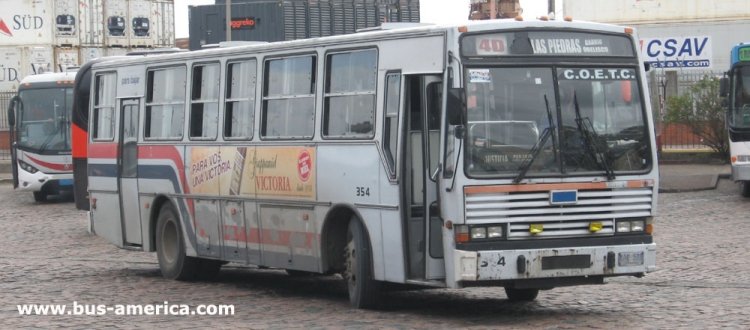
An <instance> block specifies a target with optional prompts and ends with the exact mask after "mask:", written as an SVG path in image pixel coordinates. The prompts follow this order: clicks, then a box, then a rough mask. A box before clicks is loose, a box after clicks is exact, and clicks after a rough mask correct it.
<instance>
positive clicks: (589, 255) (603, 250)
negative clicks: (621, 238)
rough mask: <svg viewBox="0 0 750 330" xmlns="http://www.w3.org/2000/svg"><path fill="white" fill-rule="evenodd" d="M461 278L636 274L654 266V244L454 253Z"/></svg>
mask: <svg viewBox="0 0 750 330" xmlns="http://www.w3.org/2000/svg"><path fill="white" fill-rule="evenodd" d="M454 258H455V260H454V262H455V266H456V267H455V268H454V269H455V274H454V275H455V279H456V280H457V281H463V282H476V281H505V280H523V279H544V278H563V277H586V276H616V275H639V274H644V273H647V272H652V271H654V270H656V244H653V243H649V244H632V245H621V246H620V245H618V246H594V247H573V248H554V249H527V250H500V251H463V250H456V251H455V253H454Z"/></svg>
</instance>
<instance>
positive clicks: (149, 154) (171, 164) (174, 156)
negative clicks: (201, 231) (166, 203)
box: [89, 145, 197, 257]
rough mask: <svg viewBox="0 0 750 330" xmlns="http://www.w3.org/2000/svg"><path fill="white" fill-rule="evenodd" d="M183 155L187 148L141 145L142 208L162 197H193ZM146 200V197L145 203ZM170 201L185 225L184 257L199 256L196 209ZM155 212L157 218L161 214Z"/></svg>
mask: <svg viewBox="0 0 750 330" xmlns="http://www.w3.org/2000/svg"><path fill="white" fill-rule="evenodd" d="M184 153H185V147H184V146H175V145H141V146H139V147H138V189H139V190H140V196H142V197H141V198H140V201H141V205H146V204H150V205H153V202H154V200H153V199H154V198H155V196H159V195H170V194H188V193H190V188H189V186H188V183H187V182H188V179H187V177H186V176H185V165H184V162H183V156H182V155H183V154H184ZM89 184H90V183H89ZM143 196H146V200H144V198H143ZM149 199H150V200H149ZM170 200H171V202H172V203H173V204H174V207H175V209H176V210H177V213H178V215H179V217H180V220H181V223H182V235H183V237H184V238H185V253H186V255H188V256H191V257H194V256H196V255H197V253H196V242H195V226H194V223H193V218H194V216H193V215H194V214H195V205H194V204H193V203H192V202H191V201H190V200H188V199H186V198H178V197H171V198H170ZM154 211H155V212H157V213H156V214H157V216H158V212H159V210H154ZM142 228H148V227H147V226H143V227H142Z"/></svg>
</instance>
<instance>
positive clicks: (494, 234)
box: [487, 226, 503, 238]
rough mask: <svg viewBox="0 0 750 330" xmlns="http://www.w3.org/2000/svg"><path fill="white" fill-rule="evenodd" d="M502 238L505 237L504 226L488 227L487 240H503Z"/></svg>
mask: <svg viewBox="0 0 750 330" xmlns="http://www.w3.org/2000/svg"><path fill="white" fill-rule="evenodd" d="M501 237H503V227H502V226H490V227H487V238H501Z"/></svg>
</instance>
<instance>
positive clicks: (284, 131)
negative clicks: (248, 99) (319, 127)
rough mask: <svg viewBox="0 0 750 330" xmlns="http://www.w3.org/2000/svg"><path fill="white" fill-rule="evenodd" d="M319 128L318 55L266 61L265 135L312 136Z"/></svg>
mask: <svg viewBox="0 0 750 330" xmlns="http://www.w3.org/2000/svg"><path fill="white" fill-rule="evenodd" d="M314 129H315V56H298V57H290V58H282V59H275V60H269V61H266V63H265V75H264V83H263V113H262V122H261V132H260V134H261V136H262V137H264V138H274V139H309V138H312V136H313V131H314Z"/></svg>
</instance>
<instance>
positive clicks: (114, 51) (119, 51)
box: [105, 47, 130, 56]
mask: <svg viewBox="0 0 750 330" xmlns="http://www.w3.org/2000/svg"><path fill="white" fill-rule="evenodd" d="M129 52H130V49H128V48H120V47H114V48H105V56H122V55H125V54H127V53H129Z"/></svg>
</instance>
